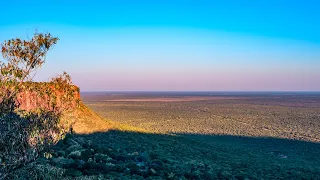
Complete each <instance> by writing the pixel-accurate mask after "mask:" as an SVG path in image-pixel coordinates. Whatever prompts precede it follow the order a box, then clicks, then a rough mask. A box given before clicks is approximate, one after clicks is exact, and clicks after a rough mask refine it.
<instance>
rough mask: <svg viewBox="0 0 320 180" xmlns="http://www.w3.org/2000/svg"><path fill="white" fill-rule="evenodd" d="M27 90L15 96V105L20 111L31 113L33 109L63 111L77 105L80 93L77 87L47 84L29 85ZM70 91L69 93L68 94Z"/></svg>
mask: <svg viewBox="0 0 320 180" xmlns="http://www.w3.org/2000/svg"><path fill="white" fill-rule="evenodd" d="M29 86H30V87H29V88H27V89H28V90H23V91H22V92H20V93H19V94H18V96H17V100H16V103H17V105H18V106H19V108H20V109H22V110H26V111H32V110H35V109H46V110H58V111H61V110H65V109H72V108H75V107H77V106H78V105H79V101H80V91H79V88H78V87H77V86H69V87H68V90H69V91H68V94H67V93H66V91H65V88H66V87H61V86H55V85H52V84H49V83H31V84H30V85H29ZM70 90H71V93H70Z"/></svg>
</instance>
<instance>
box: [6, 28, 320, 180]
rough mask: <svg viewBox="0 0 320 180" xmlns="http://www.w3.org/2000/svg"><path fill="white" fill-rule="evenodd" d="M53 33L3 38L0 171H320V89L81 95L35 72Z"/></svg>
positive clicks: (265, 175) (65, 79) (30, 175)
mask: <svg viewBox="0 0 320 180" xmlns="http://www.w3.org/2000/svg"><path fill="white" fill-rule="evenodd" d="M57 41H58V39H57V38H53V37H52V36H51V35H50V34H38V33H36V34H35V36H34V37H33V38H32V39H31V40H30V41H23V40H20V39H13V40H10V41H6V42H5V43H4V45H2V54H3V57H4V59H5V60H6V63H3V62H1V74H0V75H1V76H0V78H1V79H0V80H1V81H0V88H1V89H0V90H1V91H0V95H1V98H0V102H1V104H0V113H1V114H0V122H1V126H0V179H120V180H122V179H206V180H207V179H320V160H319V159H318V158H317V157H318V155H319V154H320V144H319V140H320V134H319V131H318V130H319V126H320V116H319V114H320V96H319V95H308V96H286V95H284V96H270V97H259V96H257V97H250V96H248V97H223V96H219V97H215V96H201V97H200V96H195V97H163V96H156V97H155V96H152V97H148V96H144V97H137V96H126V95H123V96H122V95H116V96H113V95H104V94H102V95H101V94H98V95H95V94H85V95H83V96H82V100H81V99H80V96H79V89H78V88H77V87H76V86H74V85H73V84H72V81H71V77H70V76H69V75H68V74H66V73H64V74H63V75H60V76H57V77H55V78H53V79H52V80H51V81H50V82H47V83H34V82H32V77H33V72H34V70H36V69H37V67H40V66H41V65H42V64H43V63H44V59H45V55H46V53H47V51H48V50H49V49H50V47H51V46H52V45H54V44H56V42H57ZM87 106H88V107H89V108H88V107H87ZM90 108H91V109H93V110H91V109H90Z"/></svg>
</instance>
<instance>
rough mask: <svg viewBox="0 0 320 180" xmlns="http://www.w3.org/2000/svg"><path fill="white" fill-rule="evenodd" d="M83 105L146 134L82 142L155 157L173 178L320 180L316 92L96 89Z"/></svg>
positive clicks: (319, 102) (119, 134) (105, 136)
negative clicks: (162, 163)
mask: <svg viewBox="0 0 320 180" xmlns="http://www.w3.org/2000/svg"><path fill="white" fill-rule="evenodd" d="M82 100H83V102H84V103H85V104H86V105H87V106H89V107H90V108H92V109H93V110H94V111H96V112H97V113H98V114H100V115H101V116H103V117H105V118H107V119H109V120H112V121H117V122H120V123H123V124H128V125H131V126H136V127H140V128H143V129H146V130H148V131H150V132H152V133H135V132H122V131H115V132H114V131H111V132H107V133H104V134H102V135H95V134H93V135H92V136H91V135H90V136H88V137H87V138H89V139H91V140H92V141H93V142H96V143H97V144H100V146H107V147H111V148H119V149H127V150H130V151H133V150H134V151H139V152H140V151H141V152H147V153H150V154H151V153H152V154H157V156H158V157H159V158H160V159H161V158H162V161H163V162H168V163H169V164H170V162H171V163H172V165H168V164H167V163H165V164H167V165H168V168H167V169H166V170H164V171H163V172H165V173H168V172H169V171H172V172H173V173H174V174H175V175H176V176H175V177H176V178H175V177H174V178H172V179H180V177H184V178H185V179H320V160H319V158H318V156H319V154H320V143H319V142H320V133H319V129H320V94H319V93H292V92H290V93H283V92H279V93H276V92H273V93H270V92H267V93H265V92H255V93H253V92H213V93H212V92H198V93H195V92H131V93H130V92H126V93H110V92H100V93H83V94H82ZM204 167H205V168H204ZM203 168H204V169H203ZM173 169H175V170H174V171H173ZM182 174H184V175H182ZM169 176H170V175H168V176H166V177H169ZM130 178H132V177H130ZM152 178H154V177H153V176H152ZM152 178H151V179H152ZM169 179H170V178H169ZM182 179H183V178H182Z"/></svg>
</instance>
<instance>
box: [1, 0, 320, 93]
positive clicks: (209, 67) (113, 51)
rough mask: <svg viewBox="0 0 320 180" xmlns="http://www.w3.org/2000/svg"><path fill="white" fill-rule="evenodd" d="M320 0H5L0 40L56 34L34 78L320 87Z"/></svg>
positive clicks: (124, 86) (116, 86)
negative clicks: (64, 76)
mask: <svg viewBox="0 0 320 180" xmlns="http://www.w3.org/2000/svg"><path fill="white" fill-rule="evenodd" d="M319 8H320V2H318V1H316V0H315V1H311V0H310V1H301V0H299V1H298V0H296V1H295V0H291V1H284V0H283V1H281V0H268V1H255V0H252V1H245V0H243V1H239V0H234V1H230V0H226V1H219V2H213V1H209V0H208V1H201V0H197V1H195V0H193V1H188V0H181V1H180V0H176V1H165V0H161V1H150V0H146V1H138V0H136V1H124V0H122V1H121V0H119V1H113V2H111V1H95V0H91V1H80V0H78V1H59V0H55V1H19V0H18V1H13V2H10V1H4V2H1V21H0V41H1V42H3V41H4V40H6V39H10V38H14V37H21V38H27V36H32V33H33V32H34V29H38V31H40V32H50V33H52V34H53V35H55V36H58V37H59V38H60V39H61V40H60V41H59V43H58V44H57V45H56V46H55V48H54V49H53V50H52V51H51V52H49V55H48V58H47V63H46V64H45V65H44V66H43V68H42V69H41V70H40V71H39V73H38V74H37V76H36V78H35V79H36V80H39V81H42V80H47V79H48V78H49V77H51V76H53V75H55V74H57V73H61V72H62V71H63V70H65V71H67V72H69V73H70V74H71V76H72V77H73V80H74V83H75V84H77V85H78V86H80V88H81V90H82V91H97V90H205V91H208V90H219V91H221V90H228V91H234V90H273V91H286V90H290V91H300V90H305V91H319V90H320V11H319Z"/></svg>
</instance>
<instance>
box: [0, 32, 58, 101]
mask: <svg viewBox="0 0 320 180" xmlns="http://www.w3.org/2000/svg"><path fill="white" fill-rule="evenodd" d="M58 40H59V39H58V38H57V37H53V36H52V35H51V34H50V33H47V34H42V33H37V32H36V33H35V34H34V36H33V37H32V39H30V40H21V39H20V38H16V39H11V40H8V41H5V42H4V43H3V44H2V45H1V52H2V56H3V58H4V59H5V61H4V62H2V61H0V69H1V72H0V88H1V89H0V90H1V92H2V93H5V96H7V97H8V98H11V97H12V96H14V95H15V94H16V92H17V89H15V88H17V87H18V86H21V85H22V84H23V82H25V81H32V79H33V77H34V75H35V73H36V70H37V69H38V68H39V67H41V66H42V64H43V63H44V62H45V59H46V55H47V52H48V51H49V50H50V49H51V48H52V47H53V45H55V44H56V43H57V41H58Z"/></svg>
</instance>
